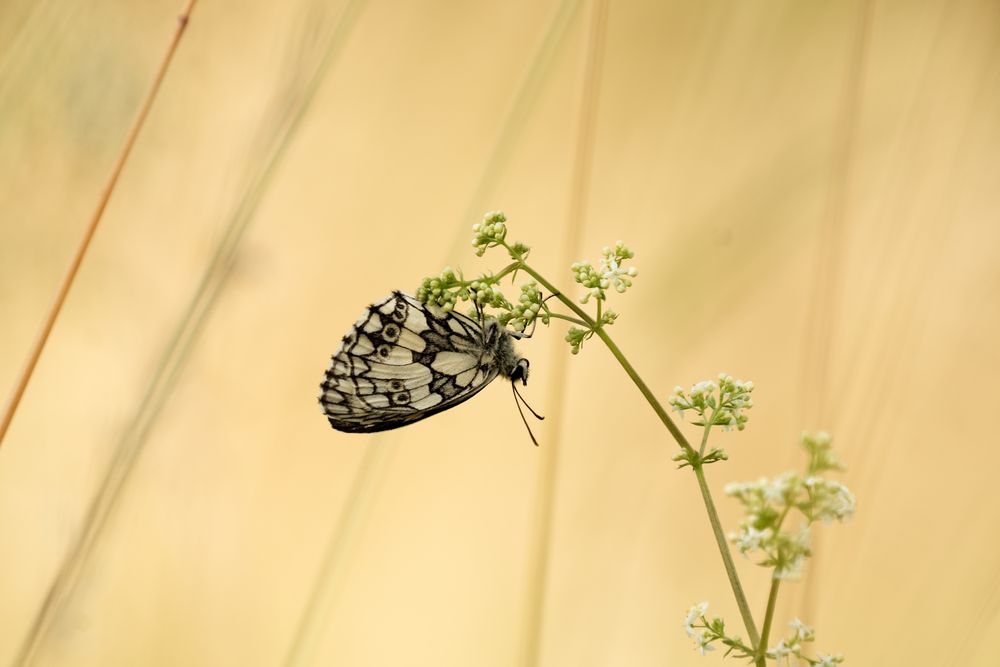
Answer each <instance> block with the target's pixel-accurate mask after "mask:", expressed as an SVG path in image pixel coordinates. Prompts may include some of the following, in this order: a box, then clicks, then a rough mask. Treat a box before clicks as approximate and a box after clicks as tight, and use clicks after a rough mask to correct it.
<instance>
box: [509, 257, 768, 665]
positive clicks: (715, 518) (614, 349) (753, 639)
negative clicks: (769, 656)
mask: <svg viewBox="0 0 1000 667" xmlns="http://www.w3.org/2000/svg"><path fill="white" fill-rule="evenodd" d="M521 270H522V271H524V272H525V273H527V274H528V275H530V276H531V277H532V278H534V279H535V280H537V281H538V283H539V284H541V285H542V286H543V287H545V289H547V290H548V291H549V292H550V293H552V294H555V295H556V298H557V299H559V300H560V301H561V302H562V303H563V304H564V305H565V306H566V307H567V308H569V309H570V310H572V311H573V312H574V313H575V314H576V315H577V316H578V317H579V318H580V319H581V320H583V321H584V322H585V323H586V324H587V326H588V327H590V328H591V329H592V330H593V331H594V333H595V334H597V336H598V337H599V338H600V339H601V340H602V341H604V344H605V345H606V346H607V347H608V349H609V350H610V351H611V354H612V355H613V356H614V358H615V359H617V360H618V363H619V364H621V367H622V368H623V369H624V370H625V373H626V374H627V375H628V376H629V377H630V378H631V379H632V382H634V383H635V386H636V387H638V388H639V391H640V392H641V393H642V395H643V397H645V399H646V401H647V402H648V403H649V405H650V407H651V408H653V412H655V413H656V416H658V417H659V418H660V421H661V422H663V425H664V426H665V427H666V428H667V430H668V431H670V435H672V436H673V438H674V440H676V441H677V444H678V445H680V446H681V448H682V449H684V450H685V451H687V452H689V453H692V454H693V453H694V448H692V447H691V443H689V442H688V440H687V438H686V437H685V436H684V434H683V433H682V432H681V430H680V429H679V428H677V424H675V423H674V420H673V419H671V418H670V415H669V414H667V411H666V410H665V409H664V408H663V406H662V405H660V402H659V401H658V400H656V396H655V395H654V394H653V392H652V390H651V389H650V388H649V387H648V386H647V385H646V383H645V382H643V380H642V378H641V377H639V374H638V373H637V372H636V370H635V368H633V367H632V364H630V363H629V361H628V359H626V358H625V355H624V354H623V353H622V351H621V350H620V349H619V348H618V346H617V345H616V344H615V342H614V341H613V340H611V337H610V336H608V334H607V332H606V331H604V328H603V327H600V326H598V324H597V323H596V322H595V321H594V319H593V318H592V317H590V315H588V314H587V312H586V311H584V310H583V309H582V308H580V306H578V305H577V304H576V303H575V302H573V300H572V299H569V298H567V297H566V295H565V294H563V293H562V292H560V291H559V290H557V289H556V288H555V286H553V285H552V283H550V282H549V281H547V280H546V279H545V278H543V277H542V276H541V275H540V274H539V273H538V272H537V271H535V270H534V269H532V268H531V267H530V266H528V265H527V264H525V263H523V262H522V263H521ZM692 468H693V470H694V474H695V477H697V478H698V488H699V489H700V490H701V497H702V499H703V500H704V501H705V510H706V511H707V512H708V520H709V523H711V524H712V532H713V533H714V535H715V542H716V544H718V546H719V554H720V555H721V556H722V563H723V565H724V566H725V568H726V575H727V576H728V577H729V583H730V585H731V586H732V588H733V595H734V596H735V598H736V605H737V606H738V607H739V609H740V616H742V617H743V625H744V626H745V627H746V630H747V634H748V635H749V637H750V644H751V646H753V648H754V651H758V649H759V647H760V637H759V636H758V634H757V626H756V625H755V624H754V621H753V614H751V613H750V605H749V604H748V603H747V597H746V594H745V593H744V592H743V586H742V585H741V584H740V578H739V575H738V574H737V573H736V565H735V564H734V563H733V556H732V554H731V553H730V551H729V543H728V542H726V536H725V533H723V532H722V523H721V522H720V521H719V513H718V511H717V510H716V509H715V503H714V502H713V501H712V492H711V491H710V490H709V488H708V482H706V481H705V473H704V471H703V470H702V468H701V465H696V466H692ZM757 665H758V667H765V659H764V658H763V657H759V658H758V659H757Z"/></svg>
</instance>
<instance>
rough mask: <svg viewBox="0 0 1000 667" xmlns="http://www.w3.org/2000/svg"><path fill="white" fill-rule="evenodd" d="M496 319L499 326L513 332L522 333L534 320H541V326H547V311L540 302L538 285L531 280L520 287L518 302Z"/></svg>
mask: <svg viewBox="0 0 1000 667" xmlns="http://www.w3.org/2000/svg"><path fill="white" fill-rule="evenodd" d="M498 319H499V320H500V323H501V324H504V325H507V326H509V327H510V328H511V329H513V330H514V331H524V330H525V329H527V328H528V325H529V324H531V323H532V322H534V321H535V319H539V320H541V322H542V324H548V323H549V314H548V309H547V308H546V307H545V304H544V303H543V301H542V291H541V290H540V289H538V283H536V282H535V281H534V280H532V281H531V282H529V283H525V284H524V285H521V296H520V298H519V299H518V302H517V303H516V304H514V305H513V306H511V309H510V311H509V312H507V313H504V314H503V315H501V316H500V317H499V318H498Z"/></svg>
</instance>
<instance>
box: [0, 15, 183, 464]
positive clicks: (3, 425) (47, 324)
mask: <svg viewBox="0 0 1000 667" xmlns="http://www.w3.org/2000/svg"><path fill="white" fill-rule="evenodd" d="M195 2H196V0H187V2H186V4H185V5H184V8H183V9H182V10H181V13H180V14H179V15H178V16H177V27H176V28H174V32H173V34H172V35H171V36H170V42H169V43H168V45H167V51H166V53H164V54H163V59H162V60H161V61H160V65H159V67H157V69H156V74H155V75H154V76H153V81H152V83H151V84H150V86H149V90H148V91H147V92H146V97H145V99H143V101H142V104H141V105H140V106H139V111H138V113H136V116H135V119H134V120H133V121H132V126H131V127H130V128H129V131H128V134H127V135H126V136H125V143H124V144H123V145H122V148H121V151H120V152H119V153H118V158H117V159H116V160H115V164H114V167H112V169H111V174H110V176H109V177H108V181H107V183H106V184H105V185H104V189H103V190H102V191H101V196H100V198H99V199H98V201H97V207H96V208H95V209H94V212H93V214H92V215H91V216H90V221H89V222H88V223H87V226H86V228H85V229H84V232H83V238H82V239H80V243H79V245H77V248H76V252H75V253H74V254H73V258H72V260H70V263H69V267H68V268H67V269H66V274H65V275H64V276H63V279H62V282H61V283H60V284H59V289H58V290H57V291H56V296H55V299H54V300H53V302H52V306H51V307H50V308H49V311H48V314H47V315H46V316H45V320H44V321H43V322H42V328H41V330H40V331H39V332H38V336H37V337H36V338H35V341H34V343H32V346H31V350H30V351H29V352H28V359H27V361H26V362H25V364H24V368H23V369H22V370H21V374H20V376H19V377H18V379H17V383H16V384H15V385H14V391H13V392H11V396H10V399H9V400H8V402H7V405H6V407H5V408H4V411H3V415H2V417H0V446H2V445H3V441H4V437H5V436H6V435H7V430H8V429H9V428H10V423H11V421H12V420H13V419H14V413H15V412H17V406H18V405H20V403H21V398H23V397H24V392H25V390H26V389H27V388H28V382H29V381H30V380H31V376H32V374H34V372H35V366H37V365H38V360H39V358H40V357H41V356H42V350H44V349H45V343H46V342H48V340H49V335H50V334H51V333H52V328H53V327H54V326H55V323H56V319H57V318H58V317H59V312H60V311H61V310H62V307H63V303H65V302H66V295H67V294H69V289H70V287H72V286H73V281H74V280H75V279H76V274H77V271H79V269H80V264H82V263H83V257H84V255H86V254H87V249H88V248H89V247H90V242H91V240H93V238H94V233H95V232H96V231H97V225H98V223H100V221H101V218H102V217H103V215H104V210H105V209H106V208H107V207H108V201H109V200H110V199H111V193H112V192H113V191H114V189H115V185H117V183H118V177H119V176H120V175H121V173H122V169H123V168H124V167H125V161H126V160H128V156H129V154H130V153H131V152H132V147H133V146H134V145H135V140H136V137H138V136H139V131H140V130H141V129H142V126H143V124H144V123H145V122H146V116H148V115H149V110H150V109H151V108H152V106H153V101H154V100H155V99H156V94H157V92H159V90H160V84H161V83H162V82H163V78H164V76H165V75H166V73H167V68H168V67H169V66H170V61H171V60H173V57H174V52H175V51H177V45H178V44H179V43H180V40H181V35H183V34H184V29H185V28H187V24H188V21H189V20H190V17H191V10H192V9H194V3H195Z"/></svg>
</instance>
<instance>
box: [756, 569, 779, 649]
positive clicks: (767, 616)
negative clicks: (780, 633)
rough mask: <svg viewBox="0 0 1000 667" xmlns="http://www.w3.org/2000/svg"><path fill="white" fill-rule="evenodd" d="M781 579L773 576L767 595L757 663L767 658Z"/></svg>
mask: <svg viewBox="0 0 1000 667" xmlns="http://www.w3.org/2000/svg"><path fill="white" fill-rule="evenodd" d="M780 585H781V579H778V578H777V577H773V576H772V577H771V592H770V593H768V595H767V611H766V612H764V628H763V630H761V631H760V646H759V647H758V648H757V664H762V661H764V660H766V659H767V658H766V653H767V639H768V637H769V636H770V635H771V621H772V620H773V619H774V605H775V603H776V602H777V601H778V586H780Z"/></svg>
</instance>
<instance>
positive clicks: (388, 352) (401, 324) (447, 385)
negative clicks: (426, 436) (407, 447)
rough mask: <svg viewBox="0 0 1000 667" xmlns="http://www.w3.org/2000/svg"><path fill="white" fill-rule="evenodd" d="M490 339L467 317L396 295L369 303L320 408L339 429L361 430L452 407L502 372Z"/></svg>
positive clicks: (329, 377)
mask: <svg viewBox="0 0 1000 667" xmlns="http://www.w3.org/2000/svg"><path fill="white" fill-rule="evenodd" d="M500 335H501V336H506V334H505V333H501V334H500ZM486 338H487V337H486V335H485V333H484V330H483V327H482V326H481V325H480V324H479V323H478V322H476V321H475V320H473V319H471V318H468V317H466V316H465V315H462V314H460V313H456V312H454V311H451V312H445V311H443V310H441V309H440V308H437V307H434V306H427V305H425V304H422V303H420V302H419V301H417V300H416V299H414V298H413V297H411V296H408V295H406V294H403V293H401V292H396V293H393V294H392V295H390V296H389V297H387V298H385V299H383V300H382V301H379V302H378V303H375V304H372V305H371V306H369V308H368V310H367V311H366V312H365V313H364V314H363V315H362V316H361V317H360V318H359V319H358V321H357V322H356V323H355V324H354V327H353V328H352V329H351V331H350V332H349V333H348V334H347V335H346V336H344V340H343V344H342V345H341V347H340V349H339V350H338V351H337V353H336V354H334V355H333V358H332V359H331V361H330V366H329V368H328V370H327V372H326V379H325V380H324V382H323V384H322V385H321V386H320V389H321V392H320V396H319V401H320V404H321V405H322V406H323V411H324V413H325V414H326V416H327V417H328V418H329V420H330V424H331V425H332V426H333V427H334V428H335V429H337V430H340V431H348V432H355V433H357V432H374V431H384V430H387V429H392V428H396V427H398V426H403V425H405V424H409V423H412V422H415V421H418V420H420V419H423V418H425V417H429V416H431V415H432V414H435V413H437V412H440V411H442V410H447V409H448V408H450V407H453V406H455V405H457V404H459V403H461V402H462V401H464V400H466V399H468V398H470V397H472V396H474V395H475V394H476V393H477V392H479V390H480V389H482V388H483V387H485V386H486V385H487V384H489V383H490V382H491V381H492V380H493V379H494V378H495V377H496V376H497V375H498V374H499V373H500V372H501V370H502V369H501V367H500V363H499V362H498V359H497V356H496V355H497V347H496V345H494V344H491V343H490V342H488V341H487V339H486Z"/></svg>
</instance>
